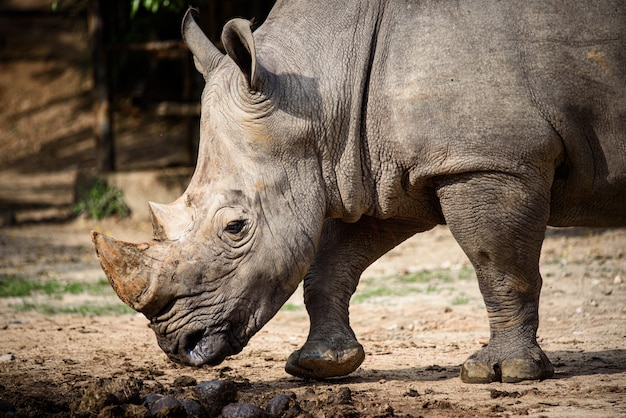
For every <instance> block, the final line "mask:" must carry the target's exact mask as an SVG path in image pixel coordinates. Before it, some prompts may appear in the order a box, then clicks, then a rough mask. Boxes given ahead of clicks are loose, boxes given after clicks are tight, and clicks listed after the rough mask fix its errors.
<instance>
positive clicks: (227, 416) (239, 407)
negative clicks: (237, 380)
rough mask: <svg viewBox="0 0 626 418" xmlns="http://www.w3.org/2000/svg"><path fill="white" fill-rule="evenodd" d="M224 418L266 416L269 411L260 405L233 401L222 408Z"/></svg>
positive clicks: (257, 417) (260, 417)
mask: <svg viewBox="0 0 626 418" xmlns="http://www.w3.org/2000/svg"><path fill="white" fill-rule="evenodd" d="M222 417H224V418H264V417H269V415H268V413H267V412H265V411H264V410H262V409H261V408H259V407H258V406H255V405H252V404H249V403H231V404H228V405H226V406H225V407H224V409H222Z"/></svg>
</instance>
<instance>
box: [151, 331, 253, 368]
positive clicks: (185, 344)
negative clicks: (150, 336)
mask: <svg viewBox="0 0 626 418" xmlns="http://www.w3.org/2000/svg"><path fill="white" fill-rule="evenodd" d="M158 343H159V346H160V347H161V348H162V349H163V351H165V353H166V354H167V355H168V357H169V358H170V359H171V360H172V361H174V362H176V363H180V364H184V365H187V366H195V367H198V366H202V365H205V364H206V365H209V366H216V365H218V364H220V363H221V362H222V361H224V359H225V358H226V357H227V356H230V355H232V354H237V353H238V352H240V351H241V350H242V348H243V345H242V344H237V343H233V342H231V341H230V339H229V338H228V335H227V334H226V333H221V332H220V333H211V334H209V333H207V331H206V330H197V331H192V332H188V333H185V334H183V335H181V336H180V337H179V339H178V341H167V340H166V339H163V338H158Z"/></svg>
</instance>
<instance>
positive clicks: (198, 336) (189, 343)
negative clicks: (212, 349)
mask: <svg viewBox="0 0 626 418" xmlns="http://www.w3.org/2000/svg"><path fill="white" fill-rule="evenodd" d="M203 338H204V331H203V330H198V331H194V332H191V333H189V334H187V335H185V336H184V337H183V341H182V345H181V348H182V349H183V351H184V352H186V353H191V352H193V351H194V350H195V349H196V347H197V346H198V344H199V343H200V341H202V339H203Z"/></svg>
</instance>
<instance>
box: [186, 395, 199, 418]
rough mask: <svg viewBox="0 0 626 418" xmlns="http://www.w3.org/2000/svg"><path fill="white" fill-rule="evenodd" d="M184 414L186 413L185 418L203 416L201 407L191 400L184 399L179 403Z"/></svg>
mask: <svg viewBox="0 0 626 418" xmlns="http://www.w3.org/2000/svg"><path fill="white" fill-rule="evenodd" d="M181 403H182V404H183V407H184V408H185V412H187V418H200V417H201V416H203V410H202V405H200V403H199V402H197V401H194V400H193V399H184V400H183V401H181Z"/></svg>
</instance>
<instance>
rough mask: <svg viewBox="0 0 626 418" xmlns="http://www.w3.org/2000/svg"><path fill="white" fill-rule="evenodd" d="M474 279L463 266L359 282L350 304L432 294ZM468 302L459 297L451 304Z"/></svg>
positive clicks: (474, 275)
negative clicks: (373, 299)
mask: <svg viewBox="0 0 626 418" xmlns="http://www.w3.org/2000/svg"><path fill="white" fill-rule="evenodd" d="M475 278H476V274H475V273H474V270H473V269H472V268H471V267H470V266H464V267H463V268H461V269H434V270H420V271H416V272H411V273H407V274H403V275H399V276H390V277H376V278H370V279H365V280H361V284H360V285H359V289H358V290H357V292H356V293H355V294H354V296H352V302H353V303H362V302H365V301H367V300H368V299H372V298H377V297H395V296H404V295H408V294H415V293H425V294H433V293H438V292H443V291H447V290H452V289H451V288H450V286H449V283H452V282H454V281H455V280H472V279H475ZM446 284H447V285H446ZM442 285H443V286H442ZM468 302H469V301H468V300H467V298H464V297H462V296H460V297H457V298H455V300H454V301H453V304H458V305H461V304H465V303H468Z"/></svg>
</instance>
